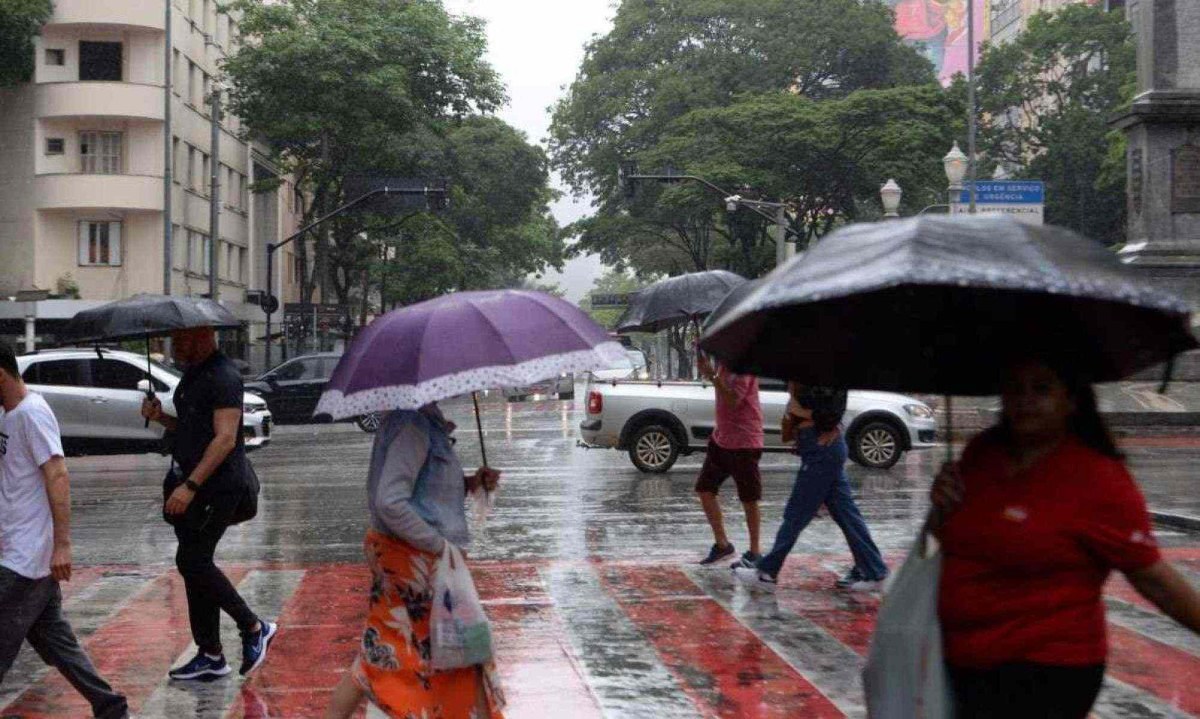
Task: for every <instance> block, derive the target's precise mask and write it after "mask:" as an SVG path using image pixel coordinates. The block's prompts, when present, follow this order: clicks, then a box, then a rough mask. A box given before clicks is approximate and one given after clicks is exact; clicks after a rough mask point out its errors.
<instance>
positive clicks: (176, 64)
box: [171, 50, 183, 95]
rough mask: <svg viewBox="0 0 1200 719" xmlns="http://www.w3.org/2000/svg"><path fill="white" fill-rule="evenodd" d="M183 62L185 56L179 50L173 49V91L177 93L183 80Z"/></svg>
mask: <svg viewBox="0 0 1200 719" xmlns="http://www.w3.org/2000/svg"><path fill="white" fill-rule="evenodd" d="M182 64H183V56H182V55H180V54H179V51H178V50H172V51H171V92H173V93H175V94H176V95H178V94H179V85H180V82H181V80H180V75H181V74H182V70H181V69H180V67H181V65H182Z"/></svg>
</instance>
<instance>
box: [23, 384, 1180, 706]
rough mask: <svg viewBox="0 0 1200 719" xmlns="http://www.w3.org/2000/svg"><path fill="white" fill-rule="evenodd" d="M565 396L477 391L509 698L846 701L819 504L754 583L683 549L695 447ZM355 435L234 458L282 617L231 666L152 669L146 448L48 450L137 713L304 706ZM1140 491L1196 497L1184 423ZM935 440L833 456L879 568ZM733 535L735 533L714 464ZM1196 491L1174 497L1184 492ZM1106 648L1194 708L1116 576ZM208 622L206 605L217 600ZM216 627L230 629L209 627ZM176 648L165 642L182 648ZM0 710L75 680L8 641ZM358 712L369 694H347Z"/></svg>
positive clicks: (872, 602) (769, 512)
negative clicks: (846, 460)
mask: <svg viewBox="0 0 1200 719" xmlns="http://www.w3.org/2000/svg"><path fill="white" fill-rule="evenodd" d="M446 410H447V413H448V414H449V416H450V417H451V419H453V420H454V421H456V422H457V423H458V425H459V430H458V433H457V436H458V437H459V442H458V445H457V451H458V452H459V454H460V456H461V457H462V458H463V462H464V464H465V465H467V466H468V467H470V466H473V465H474V464H476V463H477V461H478V457H479V454H478V441H477V439H476V435H475V433H474V424H473V418H472V417H471V414H470V411H469V405H468V404H462V403H448V404H447V405H446ZM581 413H582V409H581V408H580V403H578V402H576V403H572V402H525V403H518V404H508V403H503V402H500V401H496V400H495V399H494V398H493V399H492V400H489V401H488V402H487V403H486V404H485V414H484V428H485V434H486V438H487V442H488V453H489V458H491V461H492V464H493V465H495V466H496V467H498V468H501V469H502V470H503V471H504V478H503V480H502V487H501V491H500V494H499V498H498V500H497V503H496V507H495V509H494V510H493V512H492V514H491V516H490V517H489V519H488V520H487V523H486V526H485V527H484V528H482V529H481V530H479V531H477V532H476V535H475V541H474V546H473V547H472V551H471V559H472V560H473V562H474V571H475V578H476V582H477V584H478V586H479V589H480V593H481V595H482V598H483V600H484V604H485V606H486V608H487V610H488V613H489V615H490V616H491V619H492V620H493V624H494V631H495V633H496V637H497V643H498V662H499V666H500V671H501V675H502V677H503V679H504V680H505V683H506V690H507V692H508V698H509V710H508V716H510V717H572V718H574V717H581V718H583V717H600V716H605V717H660V718H664V719H665V718H667V717H695V716H705V717H707V716H729V717H733V716H738V717H796V716H817V717H824V716H843V715H845V716H863V715H864V708H863V699H862V691H861V688H860V684H859V679H858V676H859V670H860V668H861V665H862V657H863V655H864V653H865V651H866V650H867V647H868V643H869V638H870V632H871V629H872V626H873V624H874V613H875V611H876V609H877V607H878V598H877V597H873V596H870V595H848V594H844V593H840V592H838V591H835V590H834V589H833V580H834V579H835V577H836V576H838V575H840V574H841V573H842V572H843V571H844V569H845V568H846V566H847V561H848V556H849V555H848V552H847V550H846V546H845V543H844V541H843V540H842V538H841V536H840V535H839V534H838V531H837V529H836V527H835V526H834V525H833V524H832V523H831V522H830V521H829V520H828V519H827V518H825V517H821V518H819V519H818V520H817V521H816V522H815V523H814V524H813V525H812V526H811V527H810V528H809V529H808V530H807V531H806V532H805V533H804V534H803V536H802V537H801V541H800V544H799V545H798V547H797V549H796V551H795V553H794V554H793V555H792V559H791V561H790V562H789V564H788V565H787V566H786V567H785V569H784V572H783V575H782V576H781V587H780V589H779V592H778V594H777V595H776V596H775V597H774V598H770V597H765V596H757V595H751V594H749V593H748V592H747V591H746V590H745V589H743V588H741V587H735V586H734V585H733V584H732V583H731V580H730V577H729V576H728V575H729V572H728V570H727V569H724V568H721V569H710V570H701V569H699V568H697V567H696V566H695V562H696V560H698V559H699V558H700V557H701V556H703V554H704V553H705V552H706V551H707V548H708V545H709V543H710V542H711V538H710V536H709V532H708V528H707V526H706V525H705V523H704V519H703V515H702V513H701V511H700V508H699V505H698V504H697V503H696V501H695V500H694V497H693V494H692V482H693V481H694V478H695V473H696V471H697V469H698V467H699V464H700V460H701V458H700V456H698V455H693V456H691V457H687V458H684V459H682V460H681V461H680V462H679V464H677V465H676V467H675V468H674V469H673V470H672V471H670V472H669V473H667V474H665V475H661V476H651V475H642V474H640V473H639V472H637V471H636V470H635V469H634V468H633V467H632V465H631V464H630V463H629V460H628V458H627V457H626V456H625V454H623V453H618V452H616V451H607V450H586V449H582V448H578V447H576V445H575V443H576V438H577V435H578V429H577V427H578V424H579V421H580V419H581ZM370 446H371V438H370V436H369V435H366V434H364V433H362V432H361V431H360V430H358V429H357V428H356V427H354V426H353V425H349V424H347V425H333V426H329V425H308V426H283V427H279V428H278V429H277V431H276V434H275V437H274V441H273V444H272V445H271V446H269V447H268V448H266V449H264V450H261V451H259V452H256V453H254V454H253V455H252V459H253V461H254V463H255V465H256V467H257V471H258V473H259V475H260V477H261V480H262V485H263V494H262V503H261V506H260V514H259V517H258V518H257V519H256V520H254V521H252V522H250V523H249V524H248V525H243V526H240V527H236V528H234V529H232V530H230V533H229V535H228V536H227V538H226V540H225V541H224V543H223V544H222V547H221V551H220V554H219V560H220V561H222V562H223V564H224V565H225V567H226V568H227V569H228V571H229V574H230V576H231V578H232V579H233V581H235V582H236V583H238V584H239V587H240V589H241V591H242V593H243V594H244V595H245V596H246V597H247V598H248V600H249V601H250V604H251V605H252V606H253V607H254V608H255V609H256V610H257V611H259V612H261V613H262V614H263V615H264V616H268V617H279V621H280V622H281V627H282V630H281V634H280V635H279V638H278V639H277V641H276V643H275V645H274V648H273V653H272V655H271V657H270V659H269V661H268V663H267V665H266V666H265V667H264V669H263V670H262V671H261V672H260V673H258V674H256V675H255V676H254V677H253V678H252V679H251V680H249V681H246V682H244V683H242V681H241V680H240V679H237V678H236V677H232V678H227V679H224V680H220V681H217V682H214V683H211V684H204V685H200V686H192V685H189V686H172V685H170V684H169V683H168V682H167V681H166V671H167V669H168V667H169V666H172V665H173V664H175V663H178V662H179V661H180V659H181V658H186V657H187V656H190V654H191V652H193V651H194V648H193V647H191V646H190V637H189V634H188V629H187V622H186V610H185V598H184V593H183V588H182V583H181V582H180V580H179V579H178V576H177V573H176V572H175V571H174V566H173V564H172V557H173V552H174V548H175V542H174V537H173V536H172V534H171V532H170V530H169V528H168V527H167V525H165V524H163V523H162V521H161V520H160V518H159V512H160V502H159V501H158V497H157V493H158V491H159V489H158V487H159V482H160V481H161V478H162V474H163V472H164V471H165V467H166V462H165V460H163V459H162V458H159V457H157V456H136V457H133V456H123V457H115V458H85V459H75V460H71V461H70V467H71V470H72V475H73V476H72V484H73V503H74V512H75V516H74V542H75V561H76V565H77V567H78V568H77V571H76V577H75V579H74V580H73V581H72V582H70V583H69V584H67V585H64V592H65V593H66V613H67V615H68V618H69V619H70V620H71V622H72V623H73V625H74V627H75V629H76V631H77V632H78V633H79V634H80V635H81V638H82V639H83V641H84V642H85V645H86V647H87V648H88V650H89V651H90V652H91V654H92V656H93V657H94V658H95V659H96V661H97V664H98V665H99V667H100V669H101V672H102V673H103V674H105V675H106V676H107V677H109V678H110V679H111V680H112V682H113V684H114V685H115V686H117V688H119V689H121V690H122V691H124V692H126V693H127V694H128V696H129V699H130V703H131V705H132V707H133V708H134V711H135V716H139V717H146V718H154V719H157V718H160V717H170V718H171V719H178V718H181V717H197V718H199V717H204V718H205V719H209V718H212V719H218V718H221V717H284V718H288V719H291V718H293V717H313V716H319V715H320V711H321V710H322V708H323V706H324V704H325V702H326V701H327V699H328V696H329V692H330V690H331V689H332V687H333V686H334V685H335V684H336V683H337V682H338V680H339V679H340V677H341V675H342V673H343V672H344V671H345V670H346V668H347V666H348V665H349V663H350V661H351V659H352V657H353V656H354V653H355V650H356V646H357V634H358V632H359V629H360V627H361V622H362V619H363V617H364V615H365V610H366V601H367V596H366V592H367V589H368V580H367V572H366V570H365V568H364V567H363V565H362V563H361V562H360V561H359V560H360V554H361V551H360V546H361V538H362V533H363V529H364V521H365V513H364V510H363V506H364V494H363V489H362V487H363V483H364V477H365V474H366V469H367V463H368V456H369V451H370ZM1125 446H1126V448H1127V450H1128V451H1129V452H1130V457H1131V463H1132V466H1133V467H1134V470H1135V473H1137V474H1138V475H1139V479H1141V480H1142V482H1143V487H1144V489H1145V491H1146V493H1147V495H1148V497H1149V499H1150V504H1151V507H1152V509H1155V510H1169V511H1171V512H1174V513H1180V514H1188V513H1190V514H1191V515H1192V516H1196V515H1198V514H1200V512H1197V511H1196V509H1195V506H1194V505H1193V506H1191V507H1189V506H1188V505H1187V504H1186V502H1185V503H1181V502H1179V501H1177V500H1174V499H1172V498H1176V497H1181V496H1186V495H1187V493H1186V492H1185V490H1184V488H1183V485H1182V482H1183V481H1184V479H1185V476H1186V475H1187V474H1188V473H1189V471H1190V469H1191V467H1192V465H1193V464H1194V459H1195V457H1196V456H1197V452H1200V436H1197V437H1189V436H1186V435H1174V436H1144V437H1133V438H1130V439H1129V440H1127V442H1126V445H1125ZM941 458H942V453H941V450H935V451H931V452H926V453H917V454H910V455H908V456H907V457H906V458H905V459H904V460H903V461H902V462H901V463H900V464H899V465H897V466H896V467H895V468H893V469H892V470H890V471H868V470H864V469H862V468H860V467H857V466H854V465H851V470H850V471H851V476H852V480H853V483H854V485H855V488H856V490H857V492H858V494H859V496H860V501H861V506H862V508H863V511H864V513H865V515H866V517H867V519H868V521H869V523H870V524H871V526H872V530H873V531H874V532H875V536H876V538H877V541H878V542H879V544H880V545H881V548H882V549H883V550H884V552H885V554H886V555H887V556H888V559H889V562H891V563H892V564H893V567H894V566H895V564H896V563H898V561H899V560H900V558H901V557H902V556H903V552H904V551H905V549H906V547H907V544H908V542H909V541H910V540H911V538H912V537H913V536H914V534H915V531H916V529H917V526H918V525H919V523H920V521H921V518H922V515H923V512H924V509H925V506H926V491H927V486H928V481H929V480H928V477H929V476H930V472H931V468H932V467H933V466H934V464H935V463H936V462H938V461H940V460H941ZM763 464H764V469H765V471H764V481H765V485H766V487H765V501H764V505H763V518H764V542H769V541H770V539H771V537H773V533H774V530H775V528H776V526H777V525H778V521H779V516H780V512H781V510H782V506H783V502H784V500H785V498H786V496H787V492H788V490H789V489H790V484H791V472H792V469H793V467H794V461H793V460H792V459H791V458H790V457H787V456H785V455H768V456H767V458H766V459H764V463H763ZM723 500H724V502H725V509H726V519H727V524H728V526H729V528H730V530H731V538H732V539H733V541H734V542H735V544H736V545H737V546H738V547H739V551H741V549H744V548H745V531H744V527H743V523H742V521H741V517H740V509H739V508H738V506H737V505H736V501H735V499H734V496H733V492H732V487H727V488H726V490H725V491H724V492H723ZM1191 501H1193V502H1194V501H1195V500H1191ZM1159 531H1160V539H1161V541H1162V543H1163V544H1164V545H1165V546H1167V547H1169V549H1168V553H1169V555H1170V556H1171V557H1172V558H1173V559H1175V560H1176V561H1177V562H1178V563H1179V565H1180V566H1181V567H1183V568H1185V569H1186V570H1187V571H1188V572H1189V574H1190V577H1191V578H1192V580H1193V581H1197V580H1198V579H1200V534H1189V533H1188V532H1187V531H1185V530H1181V529H1171V528H1169V527H1166V526H1160V528H1159ZM1107 593H1108V608H1109V620H1110V642H1111V644H1112V647H1113V651H1112V656H1111V658H1110V672H1109V679H1108V684H1107V686H1106V689H1105V691H1104V693H1103V695H1102V697H1101V699H1100V702H1099V704H1098V705H1097V706H1096V709H1095V711H1094V715H1095V716H1101V717H1157V716H1162V717H1168V716H1189V715H1191V716H1200V687H1198V686H1196V683H1195V682H1194V679H1195V677H1196V676H1200V640H1197V639H1196V638H1195V637H1194V636H1193V635H1190V634H1188V633H1186V632H1184V631H1182V630H1179V629H1177V628H1176V627H1175V626H1174V625H1173V624H1172V623H1171V622H1170V621H1169V620H1167V619H1165V618H1164V617H1162V616H1161V615H1160V614H1158V613H1156V612H1155V611H1153V610H1151V609H1150V608H1149V606H1150V605H1149V604H1148V603H1147V602H1145V601H1144V600H1142V599H1141V598H1140V597H1138V596H1136V594H1135V593H1134V592H1133V591H1132V589H1131V588H1130V587H1129V586H1128V585H1127V584H1125V583H1124V581H1123V580H1114V581H1112V582H1110V584H1109V587H1108V591H1107ZM226 621H227V620H226ZM225 632H226V639H225V641H226V645H227V646H236V645H237V635H236V630H235V628H234V627H233V626H232V625H231V624H227V625H226V626H225ZM185 655H186V656H185ZM0 707H4V709H3V710H2V711H0V716H3V717H5V718H6V719H7V718H9V717H14V718H15V717H23V718H25V719H33V718H34V717H83V716H87V715H88V713H87V711H86V708H85V705H84V704H83V703H82V700H81V699H80V697H79V696H78V695H77V694H76V693H75V692H72V691H70V690H69V687H67V686H66V684H65V683H64V682H63V680H62V679H61V678H60V677H59V676H58V675H57V674H56V673H54V672H51V671H48V670H47V669H46V668H45V667H44V666H43V665H42V664H41V663H40V662H39V661H38V660H37V658H36V657H35V656H34V655H33V653H32V651H30V650H29V649H28V647H26V648H25V649H24V650H23V651H22V655H21V657H20V658H19V659H18V662H17V665H16V666H15V667H14V669H13V671H12V672H11V673H10V674H9V676H8V677H7V679H6V681H5V684H4V686H3V687H0ZM368 716H371V715H370V714H368Z"/></svg>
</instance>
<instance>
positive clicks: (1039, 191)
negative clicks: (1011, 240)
mask: <svg viewBox="0 0 1200 719" xmlns="http://www.w3.org/2000/svg"><path fill="white" fill-rule="evenodd" d="M970 194H971V193H970V192H968V191H967V190H963V191H962V198H961V199H960V202H964V203H967V202H970V201H971V197H970ZM1045 202H1046V185H1045V183H1043V182H1041V181H1040V180H988V181H987V182H976V183H975V203H976V204H979V205H1041V204H1043V203H1045Z"/></svg>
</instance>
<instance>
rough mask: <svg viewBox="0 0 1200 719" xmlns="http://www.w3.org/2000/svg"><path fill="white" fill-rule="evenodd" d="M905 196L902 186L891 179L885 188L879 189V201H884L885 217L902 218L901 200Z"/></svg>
mask: <svg viewBox="0 0 1200 719" xmlns="http://www.w3.org/2000/svg"><path fill="white" fill-rule="evenodd" d="M903 195H904V190H902V189H900V185H898V184H896V181H895V180H894V179H891V178H889V179H888V181H887V182H886V183H884V185H883V187H881V188H879V199H880V200H882V201H883V216H884V217H899V216H900V198H901V197H902V196H903Z"/></svg>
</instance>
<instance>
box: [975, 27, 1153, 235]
mask: <svg viewBox="0 0 1200 719" xmlns="http://www.w3.org/2000/svg"><path fill="white" fill-rule="evenodd" d="M1135 73H1136V56H1135V46H1134V42H1133V37H1132V34H1131V29H1130V27H1129V24H1128V23H1127V22H1126V21H1125V19H1124V18H1123V17H1122V16H1121V14H1120V13H1113V12H1107V11H1105V10H1104V9H1103V8H1102V7H1092V6H1089V5H1084V4H1078V5H1068V6H1066V7H1064V8H1062V9H1061V10H1059V11H1057V12H1055V13H1039V14H1037V15H1034V16H1033V17H1032V18H1030V20H1029V24H1028V26H1027V27H1026V29H1025V32H1023V33H1022V34H1021V35H1020V36H1019V37H1017V38H1016V39H1015V40H1013V41H1012V42H1010V43H1007V44H1004V45H998V46H991V47H987V48H986V49H985V50H984V52H983V55H982V57H981V59H980V63H979V78H978V81H979V97H980V110H981V111H982V113H983V116H984V121H983V123H982V126H981V131H982V132H981V138H982V140H983V143H982V148H983V150H984V152H985V153H986V154H987V156H988V158H989V159H990V160H992V161H995V162H1002V163H1003V164H1005V165H1006V166H1007V167H1008V168H1009V169H1010V170H1012V169H1015V170H1016V171H1017V172H1018V173H1020V174H1021V175H1023V176H1027V177H1031V178H1037V179H1041V180H1044V181H1045V183H1046V221H1047V222H1051V223H1054V224H1059V225H1065V226H1067V227H1070V228H1073V229H1075V230H1077V231H1079V232H1081V233H1083V234H1085V235H1087V236H1089V237H1093V238H1095V239H1097V240H1100V241H1102V242H1107V243H1112V242H1116V241H1119V240H1120V238H1121V237H1123V234H1124V211H1125V173H1124V159H1123V155H1124V153H1123V151H1122V150H1121V149H1118V150H1117V151H1116V152H1111V146H1112V145H1113V144H1114V143H1115V144H1117V145H1121V144H1122V143H1123V139H1121V137H1120V133H1114V132H1113V131H1112V130H1111V129H1110V128H1109V125H1108V121H1109V120H1110V119H1111V118H1112V117H1113V116H1114V115H1115V114H1116V113H1117V112H1118V111H1119V110H1120V109H1121V108H1122V107H1123V106H1125V105H1127V104H1128V103H1129V101H1130V100H1131V99H1132V95H1133V87H1134V80H1135ZM1114 162H1119V163H1120V165H1121V167H1120V168H1119V169H1118V168H1113V167H1111V166H1110V165H1111V164H1112V163H1114Z"/></svg>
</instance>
